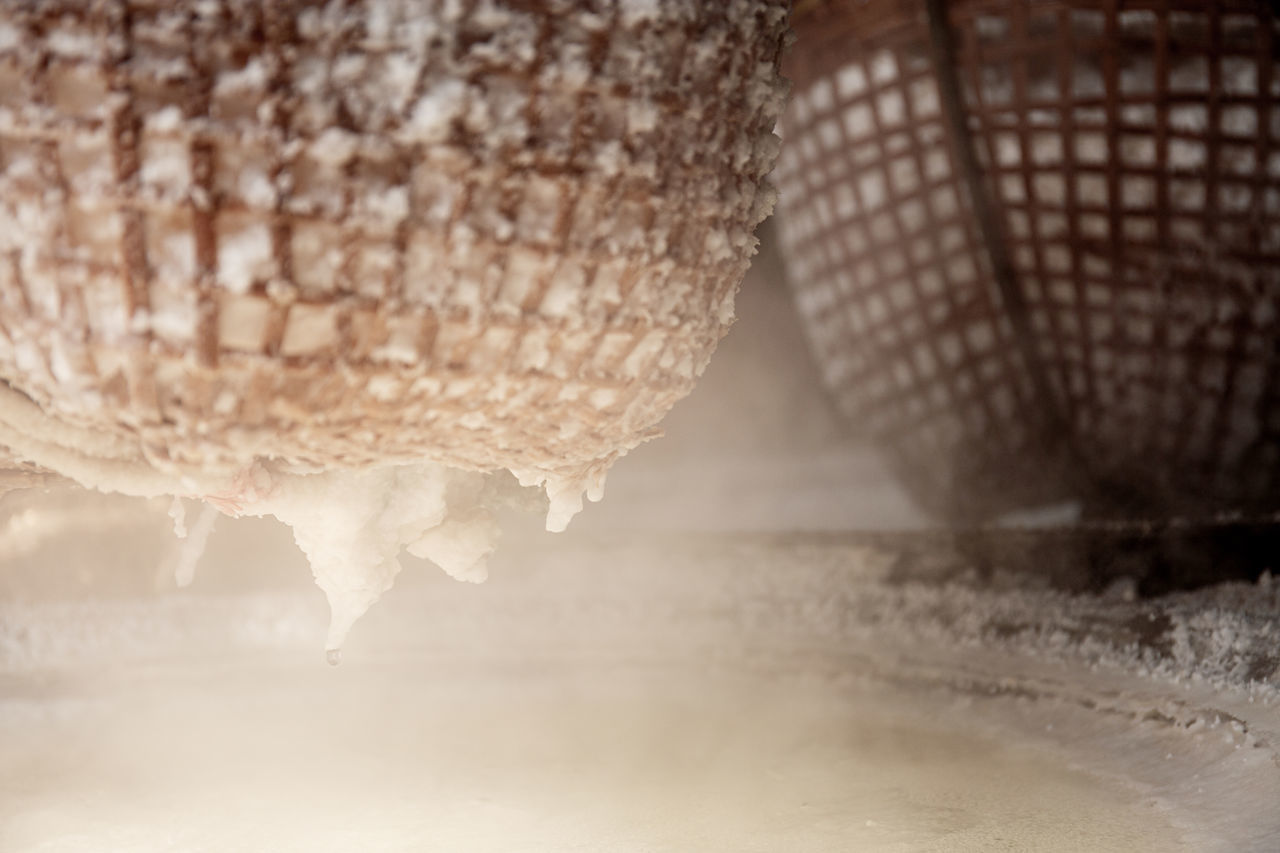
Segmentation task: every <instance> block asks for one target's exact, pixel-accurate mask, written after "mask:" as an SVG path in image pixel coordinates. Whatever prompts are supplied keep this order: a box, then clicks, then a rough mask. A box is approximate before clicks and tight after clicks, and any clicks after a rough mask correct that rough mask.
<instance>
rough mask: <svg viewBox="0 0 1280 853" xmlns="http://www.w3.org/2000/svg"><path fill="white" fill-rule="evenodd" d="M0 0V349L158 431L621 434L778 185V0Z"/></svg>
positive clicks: (86, 414) (651, 403) (537, 441)
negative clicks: (631, 1) (622, 1)
mask: <svg viewBox="0 0 1280 853" xmlns="http://www.w3.org/2000/svg"><path fill="white" fill-rule="evenodd" d="M0 12H2V13H3V14H2V15H0V309H2V310H0V375H2V376H3V377H4V378H5V379H7V380H8V381H9V382H10V383H11V384H13V385H14V386H15V387H17V388H19V389H21V390H23V391H24V392H26V393H28V394H30V395H31V396H32V397H33V399H35V400H36V401H37V402H38V403H40V404H41V405H42V406H43V407H45V408H46V409H47V410H49V411H51V412H54V413H56V414H57V415H58V416H60V417H66V418H68V419H71V420H75V421H77V422H83V423H90V424H93V425H96V426H103V427H106V428H108V429H112V430H116V431H120V432H125V433H128V434H131V435H137V436H138V437H139V438H140V439H141V441H142V444H143V446H144V449H145V451H146V453H147V454H148V455H149V456H150V457H151V458H152V459H153V460H154V461H156V462H158V463H160V464H168V463H169V462H176V463H178V464H180V465H210V464H213V465H218V464H223V463H224V462H225V463H226V464H229V465H234V464H241V463H242V462H243V459H244V456H245V453H246V448H247V449H248V451H250V452H251V453H264V454H268V455H273V456H280V457H284V458H287V459H290V460H293V461H296V462H298V463H300V464H333V463H338V464H362V463H365V462H368V461H375V460H380V459H391V458H417V457H420V456H422V455H423V454H424V452H427V453H429V454H430V455H433V456H435V457H436V458H440V459H441V461H452V462H455V463H457V464H463V465H466V466H468V467H495V466H497V465H504V464H527V465H533V466H539V465H544V464H550V463H551V462H553V461H555V460H557V459H559V460H561V461H562V462H563V461H572V460H579V461H580V460H583V459H593V458H603V457H605V456H608V455H609V454H611V453H614V452H615V451H616V450H618V449H619V448H620V447H622V446H624V445H630V444H634V443H635V442H636V441H638V440H640V438H642V437H643V436H644V435H645V434H647V430H648V429H649V428H650V427H651V426H652V424H653V423H654V422H655V421H656V420H658V419H659V418H660V417H661V415H662V414H663V413H665V411H666V410H667V409H668V408H669V407H670V405H671V404H672V403H674V402H675V400H677V399H679V398H680V397H681V396H683V395H684V394H685V393H687V391H688V390H689V388H690V387H691V385H692V382H693V380H694V378H695V376H696V375H697V374H698V373H699V372H700V371H701V369H702V367H703V366H704V365H705V363H706V360H707V359H708V357H709V355H710V352H711V349H712V348H713V347H714V345H715V342H716V341H717V340H718V338H719V337H720V335H721V334H723V331H724V330H725V328H727V323H728V321H729V319H730V318H731V312H732V297H733V291H734V289H735V288H736V286H737V284H738V282H739V281H740V279H741V276H742V273H743V272H744V270H745V268H746V264H747V260H748V257H749V255H750V254H751V252H752V250H753V247H754V242H753V239H752V237H751V230H752V229H753V227H754V225H755V224H756V223H757V222H758V221H759V220H760V219H761V218H763V215H764V214H765V213H767V210H768V201H767V193H766V194H763V195H758V194H757V190H758V188H759V187H760V186H761V183H762V181H763V177H764V175H765V174H766V173H767V172H768V171H769V169H770V167H771V165H772V158H773V154H774V152H775V151H776V144H775V142H774V140H773V137H772V135H771V133H770V131H771V129H772V125H773V122H774V120H775V118H776V115H777V112H778V111H779V109H780V106H781V97H782V93H781V86H780V84H779V82H778V79H777V77H776V58H777V55H778V53H779V50H780V45H781V33H782V28H783V20H782V18H783V13H784V4H783V3H782V2H781V1H780V0H778V2H773V0H735V2H732V3H722V2H699V3H687V4H675V5H674V6H672V7H671V8H656V9H644V8H640V7H635V8H631V7H626V6H625V5H624V6H623V7H619V6H618V5H617V4H614V3H611V2H605V0H601V2H598V3H581V2H575V3H567V2H559V1H558V0H542V2H537V3H501V2H488V0H468V2H463V3H443V2H421V0H414V2H407V1H404V0H402V1H400V2H397V1H396V0H385V1H384V2H379V0H351V1H350V2H340V3H331V4H326V5H319V4H311V3H303V2H280V3H257V2H238V0H216V1H214V2H195V0H190V2H187V1H186V0H184V2H179V3H173V2H159V0H127V2H106V3H96V4H83V3H79V2H71V1H70V0H68V2H65V3H62V4H58V3H36V2H22V0H4V2H2V3H0Z"/></svg>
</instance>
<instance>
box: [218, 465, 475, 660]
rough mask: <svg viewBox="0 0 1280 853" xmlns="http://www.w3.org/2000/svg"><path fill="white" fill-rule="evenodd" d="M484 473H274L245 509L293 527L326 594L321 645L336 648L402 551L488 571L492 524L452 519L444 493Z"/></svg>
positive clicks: (456, 570)
mask: <svg viewBox="0 0 1280 853" xmlns="http://www.w3.org/2000/svg"><path fill="white" fill-rule="evenodd" d="M483 478H484V475H483V474H478V473H474V472H466V471H459V470H456V469H452V468H447V467H445V466H442V465H435V464H432V463H422V464H417V465H402V466H392V467H386V468H378V469H374V470H369V471H331V472H326V473H323V474H311V475H284V476H280V475H276V476H274V477H273V478H272V485H271V489H270V493H269V494H268V495H266V496H265V497H261V498H259V499H257V500H255V501H252V502H249V503H247V504H246V505H245V506H244V507H243V509H242V513H243V514H245V515H257V516H263V515H274V516H275V517H276V518H278V519H280V520H281V521H283V522H284V523H285V524H288V525H289V526H290V527H292V528H293V538H294V541H296V542H297V543H298V547H299V548H301V549H302V552H303V553H304V554H306V555H307V559H308V560H309V561H310V563H311V571H312V574H314V575H315V578H316V584H317V585H318V586H319V587H320V589H322V590H323V591H324V593H325V595H326V596H327V597H328V599H329V610H330V617H329V635H328V638H327V640H326V643H325V648H327V649H330V650H335V649H340V648H342V643H343V641H344V640H345V639H346V636H347V632H348V631H350V630H351V626H352V625H353V624H354V623H355V621H356V620H357V619H359V618H360V617H361V616H362V615H364V612H365V611H366V610H368V609H369V607H370V605H372V604H373V603H374V602H375V601H377V600H378V599H379V598H380V597H381V596H382V593H384V592H386V591H387V590H388V589H390V588H391V584H392V582H393V581H394V579H395V576H396V575H397V574H399V573H400V551H401V550H402V549H404V548H406V547H408V548H409V550H410V553H413V554H414V555H416V556H422V557H425V558H427V559H430V560H432V561H433V562H435V563H436V564H437V565H439V566H440V567H441V568H442V569H444V570H445V571H446V572H447V573H448V574H449V575H451V576H452V577H455V578H458V579H461V580H469V581H478V580H483V579H484V577H485V566H484V560H485V558H486V557H487V556H488V555H489V554H490V553H492V551H493V543H494V540H495V539H496V537H497V527H496V525H495V524H494V522H493V520H492V518H491V517H490V516H489V515H488V513H487V512H485V511H484V510H483V509H480V508H478V507H468V508H467V510H466V512H465V514H464V515H463V517H462V518H460V519H456V520H455V519H450V518H449V517H448V516H449V511H450V507H449V495H450V494H452V493H455V492H457V491H462V492H472V493H478V492H479V490H480V486H481V484H482V481H483Z"/></svg>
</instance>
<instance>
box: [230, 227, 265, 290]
mask: <svg viewBox="0 0 1280 853" xmlns="http://www.w3.org/2000/svg"><path fill="white" fill-rule="evenodd" d="M270 262H271V233H270V232H269V231H268V230H267V228H266V226H263V225H249V226H246V227H245V228H242V229H240V230H239V231H236V232H234V233H232V234H227V235H223V236H221V237H220V238H219V242H218V279H219V281H221V282H222V284H223V285H225V286H226V288H227V289H228V290H230V291H231V292H232V293H247V292H248V291H249V287H250V285H252V284H253V280H254V278H255V277H256V276H257V275H259V274H260V273H261V271H262V270H263V268H264V267H265V266H267V265H269V264H270Z"/></svg>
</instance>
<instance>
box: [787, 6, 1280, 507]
mask: <svg viewBox="0 0 1280 853" xmlns="http://www.w3.org/2000/svg"><path fill="white" fill-rule="evenodd" d="M816 5H817V8H810V9H809V10H808V12H807V15H808V17H803V16H802V17H801V18H800V20H799V22H798V24H797V26H798V28H799V30H800V33H801V38H802V43H803V39H804V38H805V36H806V34H812V38H813V42H812V43H811V44H810V45H809V47H808V48H807V49H806V50H803V51H801V52H800V54H799V55H798V56H797V57H796V59H795V60H794V63H793V68H792V69H791V75H792V76H793V78H795V79H796V80H797V84H798V85H797V94H796V96H795V99H794V102H793V104H792V107H791V109H790V110H789V112H788V114H787V116H786V119H785V122H784V137H785V140H786V143H785V146H784V149H783V156H782V159H781V161H780V163H779V171H778V182H779V185H780V189H781V193H782V195H781V202H780V204H781V222H782V226H783V227H782V232H783V236H784V241H785V247H786V250H787V255H788V260H789V270H790V273H791V278H792V280H793V283H794V285H795V287H796V291H797V299H798V301H799V305H800V307H801V309H802V313H803V314H804V315H805V316H806V318H807V323H808V325H809V329H810V333H811V338H812V341H813V344H814V347H815V349H816V351H817V353H818V356H819V359H820V361H821V362H822V363H823V364H824V365H825V367H826V372H827V377H826V378H827V382H828V384H829V386H830V387H831V388H832V390H833V391H834V392H835V394H836V396H837V399H838V400H839V401H840V402H841V405H842V407H843V408H844V410H845V411H846V412H847V413H848V414H849V415H850V416H851V417H852V418H853V419H854V420H855V421H856V422H857V423H858V424H859V425H860V426H861V427H862V428H864V429H865V430H866V431H868V432H869V433H870V434H871V435H873V436H875V437H877V438H878V439H880V440H881V441H882V442H884V443H885V444H886V445H887V446H888V447H889V449H890V450H891V452H892V454H893V455H894V456H895V457H896V458H897V460H898V464H899V466H900V467H901V468H903V469H904V470H905V471H906V472H907V473H908V474H909V475H910V476H911V477H912V478H913V480H914V482H915V484H916V488H917V491H918V492H919V493H921V495H922V496H923V497H924V498H925V499H926V501H927V502H929V503H931V504H932V505H933V506H935V507H937V508H939V509H941V510H942V511H943V512H946V513H948V514H951V515H965V514H966V513H978V514H981V513H982V512H986V511H990V510H993V509H1000V508H1008V507H1010V506H1017V505H1020V504H1026V503H1029V502H1034V501H1036V500H1042V499H1047V498H1049V497H1051V496H1052V494H1053V493H1054V491H1055V490H1057V491H1058V492H1059V493H1061V492H1063V491H1064V490H1065V485H1064V482H1065V478H1061V479H1059V478H1058V474H1057V472H1058V471H1059V470H1060V469H1057V468H1056V467H1055V466H1057V465H1058V464H1060V463H1061V460H1060V459H1058V458H1057V457H1055V456H1053V454H1050V453H1048V452H1047V451H1046V450H1045V448H1046V447H1047V446H1049V444H1050V442H1049V440H1047V439H1046V440H1042V441H1041V442H1040V443H1039V444H1037V443H1036V441H1035V440H1034V439H1028V430H1030V431H1032V432H1034V431H1035V430H1037V429H1040V428H1041V425H1042V423H1043V417H1042V416H1043V414H1044V412H1043V409H1044V404H1043V401H1041V400H1038V399H1036V397H1035V395H1034V394H1032V393H1031V391H1030V389H1029V388H1028V387H1027V382H1026V377H1025V376H1024V374H1023V372H1022V368H1021V366H1020V364H1019V361H1018V359H1017V357H1016V353H1015V351H1014V350H1015V348H1014V347H1013V346H1012V345H1011V342H1010V332H1009V329H1008V322H1007V320H1008V318H1007V317H1006V316H1005V315H1004V309H1003V308H1002V307H1001V305H1000V301H999V299H998V298H997V297H996V296H994V295H993V293H994V290H993V284H992V280H991V274H990V272H989V269H988V267H989V261H988V259H987V256H986V253H985V251H983V250H982V248H981V247H980V246H979V245H978V242H977V238H976V234H975V233H974V228H973V227H972V225H971V224H970V222H969V219H970V214H969V213H968V208H967V205H966V195H965V193H964V191H963V180H962V177H961V176H959V175H957V174H956V171H955V169H956V165H955V160H954V157H953V156H952V155H951V151H950V150H949V148H948V145H947V130H946V128H945V127H944V124H943V122H942V119H941V116H940V112H939V109H938V88H937V85H936V80H937V78H936V72H935V70H934V68H933V65H932V62H931V61H930V58H929V56H930V55H929V50H928V33H927V27H926V25H925V22H924V17H923V7H921V9H920V15H919V16H918V17H908V16H903V15H900V14H898V13H897V12H895V11H893V10H888V11H886V9H888V5H887V4H881V5H879V6H878V5H877V4H874V3H873V4H871V5H870V6H869V7H868V8H867V9H866V10H865V14H863V13H861V12H860V13H857V14H862V15H863V17H862V18H861V19H859V20H855V18H856V16H857V15H856V14H855V13H854V12H853V11H852V8H853V4H844V3H838V2H828V3H825V4H816ZM859 8H861V7H859ZM949 8H950V10H951V11H950V14H951V26H952V28H953V37H954V39H955V44H956V52H957V67H956V69H955V73H956V74H958V75H959V80H960V83H961V88H962V91H963V96H964V106H965V109H966V113H967V117H968V121H969V130H970V132H971V133H972V134H973V135H974V139H975V142H976V148H977V154H978V157H979V161H980V163H981V165H982V167H983V169H984V173H985V179H986V182H987V185H988V192H989V197H990V198H991V199H992V200H993V201H994V202H995V204H996V207H997V210H998V211H999V212H1000V214H1001V218H1002V222H1001V226H1002V230H1003V239H1004V240H1005V243H1006V245H1007V246H1008V249H1009V254H1010V256H1011V259H1012V261H1013V265H1014V268H1015V272H1016V274H1017V283H1018V286H1019V288H1020V289H1021V292H1022V293H1023V294H1024V295H1025V297H1026V299H1027V301H1028V306H1029V311H1030V317H1029V320H1030V322H1031V326H1032V328H1033V330H1034V333H1035V337H1036V341H1035V344H1036V349H1037V350H1038V353H1039V357H1040V358H1041V359H1042V361H1043V364H1044V366H1045V368H1046V370H1047V372H1048V374H1049V378H1050V381H1051V384H1052V385H1053V392H1054V395H1055V396H1056V397H1057V400H1058V405H1060V406H1061V408H1062V411H1063V415H1064V417H1065V420H1066V421H1067V424H1068V426H1069V428H1070V432H1071V440H1072V442H1073V443H1074V444H1075V446H1076V448H1077V453H1078V457H1077V460H1078V461H1080V462H1083V464H1084V465H1085V466H1086V467H1087V468H1088V470H1089V473H1090V475H1091V476H1093V477H1094V478H1095V479H1096V481H1097V482H1101V483H1113V482H1126V483H1130V484H1132V485H1133V486H1134V487H1135V488H1136V489H1137V490H1138V491H1139V492H1145V493H1146V495H1147V496H1148V497H1149V498H1150V497H1151V496H1155V495H1161V496H1162V499H1163V497H1167V496H1169V495H1171V494H1177V495H1179V497H1178V498H1177V499H1175V500H1173V501H1172V503H1174V504H1178V503H1182V502H1183V501H1182V498H1183V497H1185V498H1187V500H1186V501H1185V502H1186V503H1189V504H1194V503H1196V502H1198V501H1206V502H1215V501H1216V502H1217V503H1218V504H1219V505H1221V504H1233V505H1235V504H1241V505H1256V504H1260V503H1261V504H1266V503H1268V502H1270V503H1272V504H1275V503H1277V502H1280V501H1278V499H1277V496H1280V388H1278V387H1277V385H1278V384H1280V379H1278V375H1280V349H1278V346H1280V321H1278V320H1277V313H1278V312H1280V59H1278V57H1280V24H1277V22H1276V19H1275V17H1273V15H1272V13H1271V12H1270V10H1269V9H1268V7H1267V5H1266V4H1265V3H1261V2H1247V0H1237V2H1215V3H1208V4H1204V3H1187V2H1155V0H1151V2H1146V1H1145V0H1132V1H1129V0H1126V2H1102V1H1101V0H1092V2H1090V1H1089V0H1079V2H1043V3H1027V2H1007V0H1005V2H961V3H952V4H949ZM1028 407H1031V408H1033V409H1037V410H1038V411H1037V412H1028ZM1037 451H1038V452H1039V455H1037ZM958 471H960V472H964V473H963V475H962V476H958V475H957V473H956V472H958ZM1055 480H1056V482H1055Z"/></svg>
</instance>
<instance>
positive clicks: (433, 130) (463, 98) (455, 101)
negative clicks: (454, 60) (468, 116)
mask: <svg viewBox="0 0 1280 853" xmlns="http://www.w3.org/2000/svg"><path fill="white" fill-rule="evenodd" d="M466 108H467V84H466V83H464V82H462V81H461V80H443V81H441V82H440V83H438V84H436V85H435V86H434V87H432V88H431V90H430V91H428V92H427V93H426V94H424V95H423V96H422V97H421V98H419V99H418V102H417V103H416V104H415V105H414V107H413V113H412V115H411V116H410V117H409V121H408V123H407V125H406V126H405V129H404V131H403V132H404V135H405V136H407V137H411V138H412V139H413V141H417V142H442V141H444V140H445V139H447V138H448V136H449V129H450V126H451V125H452V124H453V122H454V120H455V119H457V118H459V117H461V115H462V113H463V112H464V111H465V110H466Z"/></svg>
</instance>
